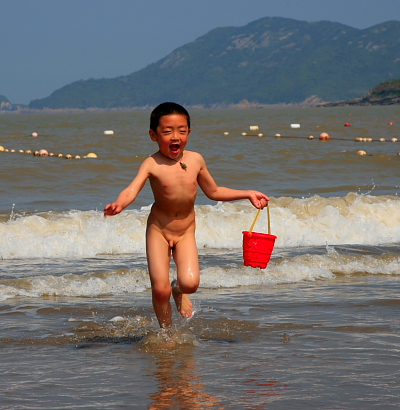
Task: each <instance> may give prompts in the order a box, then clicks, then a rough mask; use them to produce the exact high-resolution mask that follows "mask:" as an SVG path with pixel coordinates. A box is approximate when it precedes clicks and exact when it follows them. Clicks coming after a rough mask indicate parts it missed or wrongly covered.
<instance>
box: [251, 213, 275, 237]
mask: <svg viewBox="0 0 400 410" xmlns="http://www.w3.org/2000/svg"><path fill="white" fill-rule="evenodd" d="M260 213H261V209H258V211H257V214H256V217H255V218H254V221H253V223H252V225H251V227H250V230H249V236H251V233H252V232H253V229H254V225H255V224H256V222H257V221H258V218H259V217H260ZM267 214H268V235H271V214H270V212H269V206H268V205H267Z"/></svg>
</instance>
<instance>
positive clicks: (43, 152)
mask: <svg viewBox="0 0 400 410" xmlns="http://www.w3.org/2000/svg"><path fill="white" fill-rule="evenodd" d="M0 152H6V153H7V152H8V153H11V154H13V153H19V154H29V155H33V156H34V157H55V158H64V159H81V158H98V157H97V154H95V153H94V152H89V153H88V154H87V155H84V156H80V155H71V154H67V155H63V154H61V153H58V154H55V153H53V152H49V151H47V150H46V149H40V150H36V151H32V150H30V149H27V150H23V149H20V150H18V151H17V150H15V149H8V148H4V147H3V146H1V145H0Z"/></svg>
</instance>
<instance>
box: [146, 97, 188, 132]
mask: <svg viewBox="0 0 400 410" xmlns="http://www.w3.org/2000/svg"><path fill="white" fill-rule="evenodd" d="M171 114H179V115H182V116H184V117H185V118H186V119H187V123H188V127H189V128H190V115H189V113H188V112H187V110H186V108H184V107H182V106H181V105H179V104H176V103H173V102H164V103H162V104H160V105H158V106H157V107H156V108H154V110H153V111H152V112H151V114H150V129H151V130H153V131H154V132H157V127H158V125H159V123H160V118H161V117H163V116H164V115H171Z"/></svg>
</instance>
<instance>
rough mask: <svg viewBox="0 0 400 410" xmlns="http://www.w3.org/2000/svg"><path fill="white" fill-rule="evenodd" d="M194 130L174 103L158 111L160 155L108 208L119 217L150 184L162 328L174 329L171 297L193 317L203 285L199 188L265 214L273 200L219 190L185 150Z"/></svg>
mask: <svg viewBox="0 0 400 410" xmlns="http://www.w3.org/2000/svg"><path fill="white" fill-rule="evenodd" d="M190 131H191V129H190V116H189V113H188V112H187V111H186V109H185V108H183V107H182V106H180V105H178V104H175V103H171V102H166V103H163V104H160V105H159V106H158V107H156V108H155V109H154V110H153V112H152V113H151V116H150V131H149V133H150V138H151V139H152V140H153V141H154V142H156V143H157V145H158V148H159V149H158V151H157V152H156V153H155V154H153V155H152V156H151V157H149V158H147V159H145V160H144V161H143V163H142V165H141V166H140V168H139V171H138V173H137V175H136V177H135V179H134V180H133V181H132V183H131V184H130V185H129V186H128V187H127V188H126V189H124V190H123V191H122V192H121V193H120V194H119V196H118V198H117V200H116V201H115V202H113V203H111V204H108V205H107V206H106V207H105V208H104V216H105V217H107V216H111V215H116V214H118V213H120V212H121V211H122V210H123V209H125V208H126V207H127V206H128V205H130V204H131V203H132V202H133V201H134V200H135V199H136V197H137V195H138V194H139V192H140V191H141V190H142V188H143V186H144V184H145V183H146V181H147V180H149V181H150V185H151V189H152V191H153V195H154V204H153V206H152V208H151V211H150V214H149V217H148V220H147V229H146V253H147V263H148V268H149V274H150V282H151V288H152V300H153V307H154V311H155V313H156V316H157V319H158V323H159V324H160V326H161V328H170V327H171V326H172V310H171V303H170V297H171V293H172V296H173V298H174V300H175V304H176V307H177V309H178V311H179V313H180V314H181V315H182V316H183V317H185V318H189V317H191V316H192V315H193V306H192V303H191V301H190V299H189V297H188V294H191V293H194V292H196V290H197V288H198V286H199V283H200V268H199V260H198V252H197V245H196V239H195V226H196V222H195V211H194V203H195V200H196V195H197V188H198V186H200V188H201V189H202V190H203V192H204V193H205V194H206V195H207V197H208V198H210V199H212V200H214V201H233V200H238V199H246V198H247V199H249V200H250V201H251V203H252V204H253V205H254V206H255V207H256V208H261V209H262V208H264V207H265V206H266V205H267V204H268V200H269V198H268V197H267V196H266V195H264V194H263V193H261V192H257V191H249V190H234V189H230V188H224V187H219V186H218V185H217V184H216V183H215V181H214V179H213V178H212V176H211V174H210V173H209V171H208V169H207V166H206V163H205V161H204V158H203V157H202V156H201V155H200V154H198V153H197V152H193V151H186V150H185V148H186V144H187V142H188V138H189V134H190ZM171 254H172V256H173V258H174V261H175V263H176V266H177V280H175V281H173V282H172V283H170V279H169V268H170V260H171Z"/></svg>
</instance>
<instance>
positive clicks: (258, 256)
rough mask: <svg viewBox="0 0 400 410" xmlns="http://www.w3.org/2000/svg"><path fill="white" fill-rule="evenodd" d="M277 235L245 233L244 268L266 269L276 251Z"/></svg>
mask: <svg viewBox="0 0 400 410" xmlns="http://www.w3.org/2000/svg"><path fill="white" fill-rule="evenodd" d="M276 238H277V237H276V236H275V235H269V234H267V233H259V232H252V233H250V234H249V231H244V232H243V259H244V266H252V267H253V268H261V269H265V268H266V267H267V265H268V262H269V260H270V259H271V254H272V251H273V250H274V245H275V239H276Z"/></svg>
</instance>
